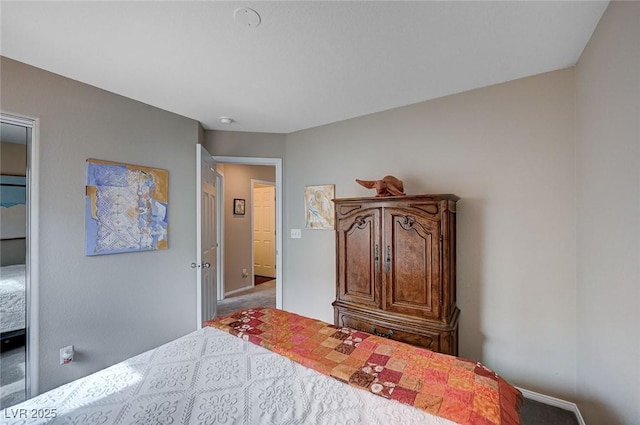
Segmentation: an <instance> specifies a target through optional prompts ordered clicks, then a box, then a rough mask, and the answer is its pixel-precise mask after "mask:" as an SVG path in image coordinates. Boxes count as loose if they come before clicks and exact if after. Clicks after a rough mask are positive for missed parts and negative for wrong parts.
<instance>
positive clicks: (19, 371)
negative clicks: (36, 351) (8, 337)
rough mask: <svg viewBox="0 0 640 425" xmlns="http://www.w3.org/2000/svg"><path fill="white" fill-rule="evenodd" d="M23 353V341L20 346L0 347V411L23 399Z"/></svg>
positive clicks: (24, 394)
mask: <svg viewBox="0 0 640 425" xmlns="http://www.w3.org/2000/svg"><path fill="white" fill-rule="evenodd" d="M23 340H24V338H23ZM3 345H4V344H3ZM25 351H26V350H25V346H24V341H23V342H22V343H21V344H20V343H18V344H13V343H12V344H10V345H9V346H6V347H5V346H3V347H2V352H1V353H0V409H4V408H6V407H9V406H13V405H14V404H17V403H20V402H21V401H24V399H25V396H26V392H25V380H24V379H25V369H26V368H25Z"/></svg>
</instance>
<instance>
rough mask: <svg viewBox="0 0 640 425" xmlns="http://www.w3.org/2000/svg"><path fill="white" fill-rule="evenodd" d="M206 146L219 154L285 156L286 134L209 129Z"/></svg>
mask: <svg viewBox="0 0 640 425" xmlns="http://www.w3.org/2000/svg"><path fill="white" fill-rule="evenodd" d="M204 147H205V148H206V149H207V150H208V151H209V153H211V155H217V156H250V157H259V158H284V155H285V135H284V134H276V133H246V132H241V131H238V132H233V131H215V130H208V131H205V135H204Z"/></svg>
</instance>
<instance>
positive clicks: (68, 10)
mask: <svg viewBox="0 0 640 425" xmlns="http://www.w3.org/2000/svg"><path fill="white" fill-rule="evenodd" d="M607 4H608V2H607V1H585V2H582V1H541V2H539V1H511V2H488V1H470V2H456V1H447V2H431V1H412V2H405V1H390V2H378V1H356V2H345V1H340V2H337V1H301V2H271V1H262V2H244V1H232V2H224V1H197V2H196V1H185V0H182V1H173V2H161V1H153V2H152V1H142V2H110V1H94V2H52V1H45V2H10V1H2V2H1V3H0V8H1V9H0V14H1V24H2V30H1V31H2V32H1V37H2V38H1V39H0V40H1V44H0V53H1V54H2V55H3V56H6V57H9V58H12V59H15V60H18V61H21V62H25V63H28V64H31V65H34V66H36V67H39V68H43V69H46V70H48V71H51V72H54V73H57V74H61V75H64V76H66V77H69V78H72V79H75V80H78V81H82V82H85V83H87V84H91V85H94V86H96V87H100V88H103V89H105V90H108V91H111V92H114V93H118V94H121V95H123V96H127V97H129V98H132V99H136V100H138V101H141V102H144V103H148V104H150V105H153V106H156V107H159V108H162V109H165V110H168V111H172V112H175V113H177V114H180V115H184V116H187V117H190V118H193V119H196V120H198V121H200V122H201V123H202V124H203V126H204V127H205V128H206V129H223V130H230V131H255V132H274V133H289V132H292V131H296V130H301V129H305V128H310V127H315V126H319V125H323V124H327V123H331V122H336V121H340V120H344V119H347V118H352V117H356V116H360V115H365V114H369V113H373V112H378V111H382V110H387V109H391V108H395V107H398V106H403V105H408V104H412V103H417V102H421V101H425V100H429V99H433V98H437V97H441V96H446V95H449V94H453V93H459V92H463V91H466V90H471V89H475V88H478V87H484V86H487V85H491V84H496V83H501V82H505V81H510V80H514V79H517V78H522V77H526V76H530V75H535V74H539V73H542V72H547V71H553V70H556V69H561V68H565V67H569V66H572V65H575V63H576V62H577V60H578V58H579V57H580V54H581V53H582V51H583V49H584V47H585V45H586V44H587V42H588V40H589V38H590V37H591V34H592V33H593V30H594V29H595V27H596V25H597V23H598V21H599V19H600V17H601V16H602V14H603V12H604V10H605V8H606V6H607ZM241 7H249V8H252V9H254V10H255V11H257V12H258V13H259V14H260V16H261V23H260V25H259V26H257V27H246V26H243V25H241V24H239V23H238V22H236V21H235V20H234V11H235V10H236V9H238V8H241ZM222 116H229V117H233V118H234V120H235V122H234V123H233V124H231V125H227V126H224V125H222V124H221V123H220V122H219V118H220V117H222Z"/></svg>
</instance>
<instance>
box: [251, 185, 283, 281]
mask: <svg viewBox="0 0 640 425" xmlns="http://www.w3.org/2000/svg"><path fill="white" fill-rule="evenodd" d="M257 184H261V185H263V186H273V187H274V189H275V186H276V182H271V181H267V180H257V179H251V287H252V288H253V287H254V286H255V284H256V283H255V282H256V267H255V264H256V249H255V245H254V243H253V242H254V236H255V233H254V227H253V226H254V221H255V214H254V205H255V203H254V202H253V192H254V190H255V188H256V185H257ZM274 219H275V217H274ZM277 235H278V234H277V230H276V236H277ZM276 258H277V255H276ZM277 272H278V271H277V267H276V273H277Z"/></svg>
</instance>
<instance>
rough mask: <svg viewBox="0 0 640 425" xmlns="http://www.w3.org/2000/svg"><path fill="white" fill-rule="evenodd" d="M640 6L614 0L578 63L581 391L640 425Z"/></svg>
mask: <svg viewBox="0 0 640 425" xmlns="http://www.w3.org/2000/svg"><path fill="white" fill-rule="evenodd" d="M639 46H640V3H638V2H617V1H616V2H611V4H610V5H609V7H608V9H607V11H606V12H605V14H604V16H603V18H602V20H601V21H600V24H599V25H598V27H597V28H596V30H595V32H594V34H593V37H592V39H591V41H590V42H589V44H588V45H587V48H586V49H585V51H584V52H583V54H582V57H581V58H580V61H579V62H578V65H577V67H576V105H577V109H576V140H577V149H576V153H577V156H576V158H577V205H578V220H577V230H578V235H577V236H578V239H577V246H578V253H577V254H578V255H577V271H578V297H577V317H578V339H577V371H578V372H577V375H578V381H577V388H578V397H579V399H580V403H579V406H580V410H581V411H582V413H583V416H584V417H585V420H586V422H587V423H589V424H611V425H615V424H629V425H631V424H640V366H639V364H638V361H639V360H640V330H639V329H638V328H639V327H640V308H639V303H640V124H639V122H640V47H639Z"/></svg>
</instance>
